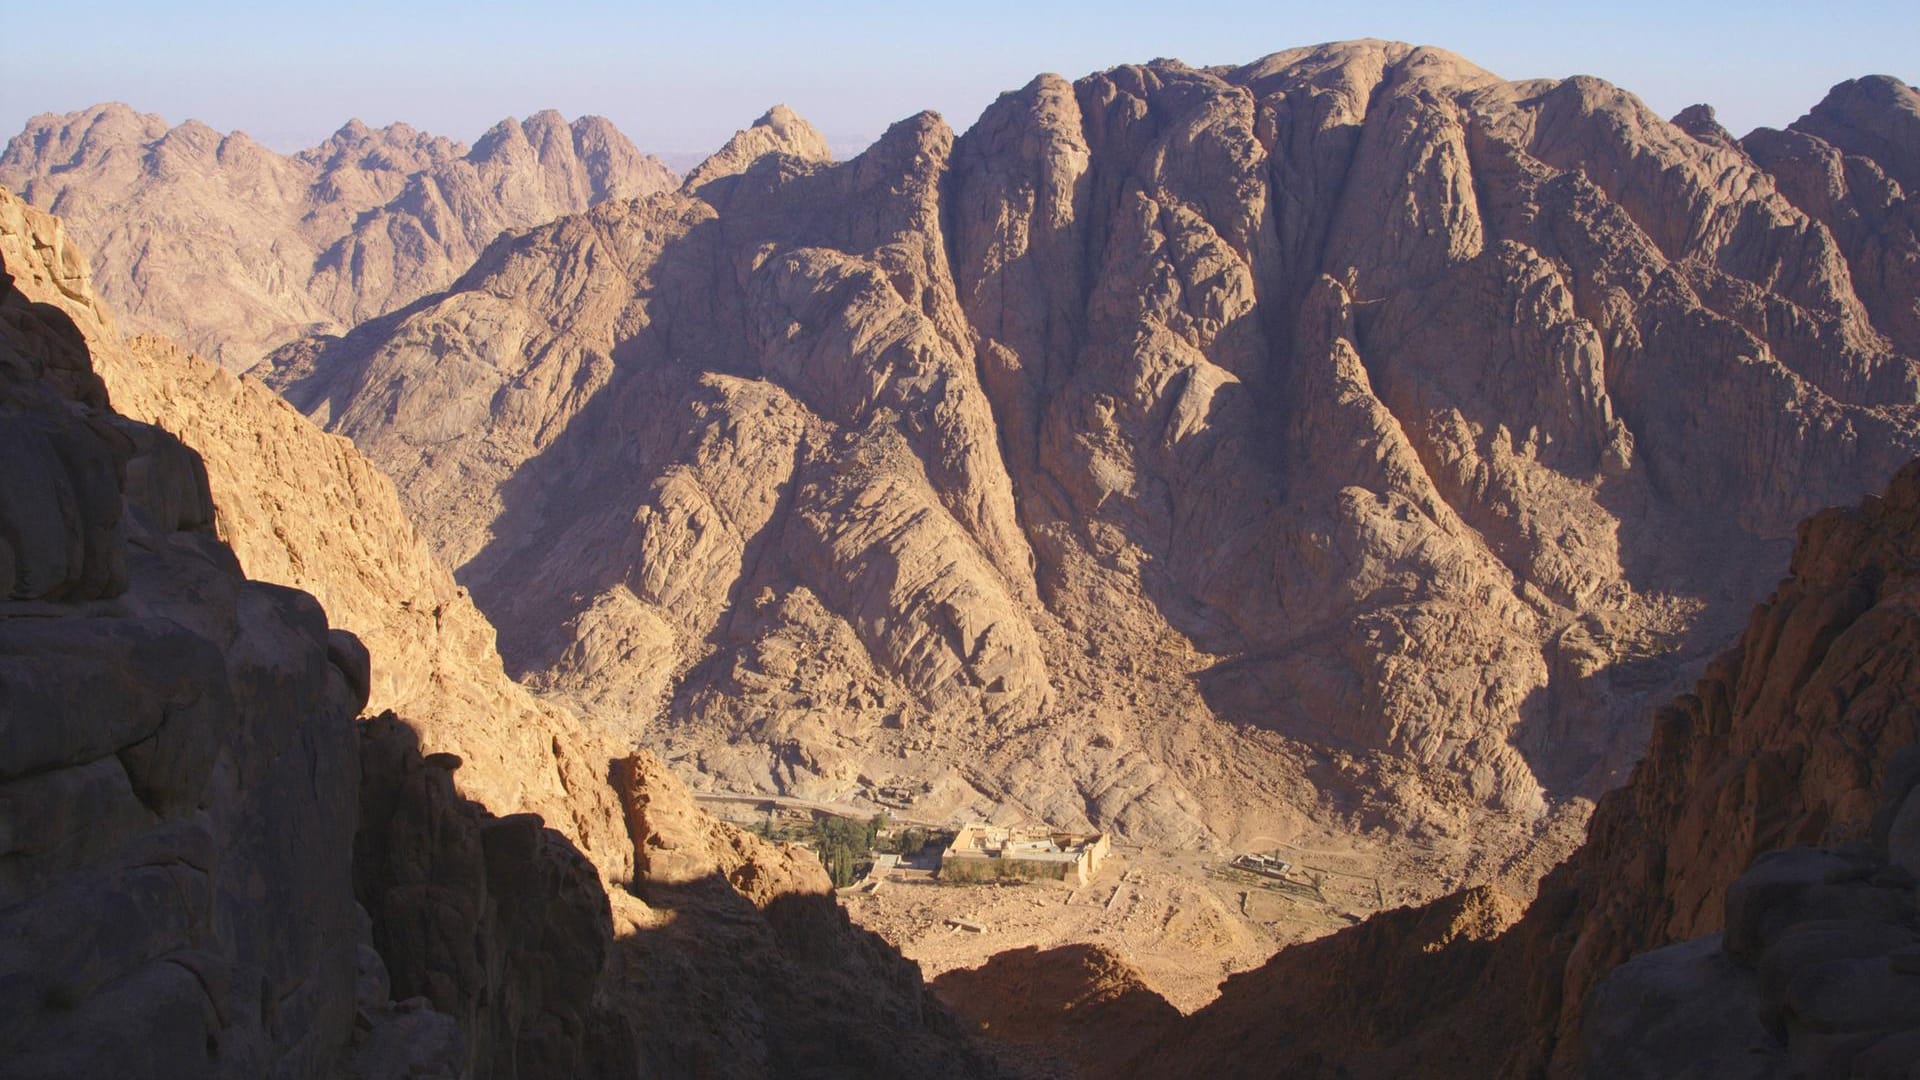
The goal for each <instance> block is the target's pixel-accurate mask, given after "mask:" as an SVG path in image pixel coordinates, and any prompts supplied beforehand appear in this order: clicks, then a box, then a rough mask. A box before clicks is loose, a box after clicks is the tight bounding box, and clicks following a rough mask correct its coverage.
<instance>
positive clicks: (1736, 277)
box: [260, 42, 1920, 874]
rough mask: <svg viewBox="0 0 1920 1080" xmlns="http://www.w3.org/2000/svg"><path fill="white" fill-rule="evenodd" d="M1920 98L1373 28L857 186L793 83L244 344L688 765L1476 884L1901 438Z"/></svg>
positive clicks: (526, 639) (1094, 96)
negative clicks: (1768, 99) (514, 228)
mask: <svg viewBox="0 0 1920 1080" xmlns="http://www.w3.org/2000/svg"><path fill="white" fill-rule="evenodd" d="M1914 100H1915V99H1914V93H1913V91H1912V89H1911V88H1909V87H1905V86H1904V85H1901V84H1897V83H1895V82H1893V81H1892V80H1864V81H1862V82H1860V83H1855V84H1847V85H1843V86H1842V87H1839V88H1837V89H1836V90H1835V92H1834V93H1833V95H1831V96H1830V97H1829V98H1828V99H1827V100H1826V101H1824V102H1822V103H1820V104H1819V105H1818V106H1817V107H1816V108H1815V109H1814V110H1812V111H1811V112H1810V113H1809V114H1808V117H1807V118H1806V119H1805V120H1803V121H1801V122H1799V123H1798V124H1796V125H1795V126H1794V127H1793V128H1792V129H1791V130H1789V131H1786V132H1757V133H1755V134H1754V135H1753V136H1751V137H1750V138H1748V139H1747V140H1744V141H1736V140H1733V139H1732V138H1731V137H1730V136H1727V135H1725V133H1723V132H1719V131H1718V130H1717V129H1716V128H1715V127H1714V126H1713V125H1712V123H1711V119H1710V117H1709V116H1708V115H1707V114H1706V113H1704V112H1699V111H1695V112H1692V113H1690V114H1689V115H1688V116H1687V117H1683V118H1682V120H1683V124H1682V125H1680V126H1676V125H1675V124H1671V123H1668V122H1667V121H1665V120H1662V119H1661V118H1660V117H1658V116H1655V115H1653V114H1651V113H1650V112H1648V111H1647V110H1646V108H1645V107H1644V106H1643V105H1641V104H1640V103H1639V102H1638V101H1637V100H1636V99H1634V98H1633V97H1632V96H1631V95H1629V94H1627V93H1625V92H1622V91H1620V90H1617V89H1615V88H1613V87H1611V86H1608V85H1607V84H1605V83H1603V82H1600V81H1599V80H1596V79H1591V78H1584V77H1582V78H1574V79H1568V80H1563V81H1558V82H1538V81H1536V82H1507V81H1503V80H1501V79H1499V78H1497V77H1495V76H1493V75H1491V74H1489V73H1487V72H1485V71H1482V70H1480V69H1478V68H1476V67H1474V66H1472V65H1471V64H1469V63H1467V62H1466V61H1464V60H1461V59H1459V58H1458V57H1454V56H1452V55H1450V54H1447V53H1444V52H1440V51H1438V50H1433V49H1423V48H1414V47H1410V46H1403V45H1396V44H1387V43H1379V42H1359V43H1348V44H1342V45H1334V46H1323V47H1318V48H1314V49H1307V50H1297V51H1294V52H1288V53H1280V54H1276V55H1274V56H1271V57H1268V58H1266V59H1264V60H1261V61H1259V62H1257V63H1254V64H1251V65H1248V66H1246V67H1242V68H1236V69H1217V70H1204V71H1203V70H1194V69H1190V68H1186V67H1183V66H1181V65H1179V64H1177V63H1172V62H1162V63H1157V64H1154V65H1149V66H1146V67H1129V68H1120V69H1115V70H1113V71H1110V72H1106V73H1103V74H1099V75H1094V76H1090V77H1088V78H1086V79H1082V80H1080V81H1079V82H1077V83H1068V82H1066V81H1065V80H1062V79H1058V78H1054V77H1051V76H1047V77H1042V78H1040V79H1036V80H1035V81H1034V82H1033V83H1031V84H1030V85H1028V86H1027V87H1025V88H1023V89H1021V90H1019V91H1016V92H1013V93H1010V94H1007V95H1004V96H1003V97H1002V98H1001V99H1000V101H999V102H997V103H996V104H995V105H994V106H993V107H992V108H990V109H989V110H988V111H987V113H986V114H985V115H983V116H982V117H981V119H980V121H979V122H978V123H977V124H976V125H974V127H973V128H972V129H971V130H969V131H968V132H966V133H965V134H964V135H960V136H958V137H956V136H955V135H954V134H953V133H952V132H951V131H950V130H949V129H948V128H947V126H946V125H945V124H944V123H943V122H942V121H941V120H940V119H939V118H938V117H935V116H932V115H922V116H918V117H914V118H912V119H909V120H906V121H903V122H901V123H900V124H898V125H896V126H895V127H894V128H893V129H892V130H891V131H889V132H888V134H887V135H886V136H885V137H883V138H882V139H881V140H880V141H879V142H878V143H876V144H875V145H874V146H873V147H872V148H871V149H869V150H868V151H867V152H866V153H865V154H863V155H862V156H860V157H859V158H857V159H855V160H852V161H848V162H844V163H834V162H830V161H827V160H825V158H824V154H823V145H822V143H821V140H820V139H819V138H818V137H817V135H816V134H815V133H813V132H812V131H811V129H810V128H808V127H807V126H806V125H805V124H804V122H802V121H800V120H799V119H798V118H796V117H794V116H792V115H791V114H789V113H787V112H785V111H783V110H776V111H775V112H773V113H770V114H769V115H768V116H767V117H766V118H764V119H763V120H762V121H761V122H760V123H758V124H756V125H755V126H754V127H752V128H750V129H748V130H746V131H743V132H742V133H741V134H740V135H739V136H737V137H736V139H735V140H734V142H733V143H731V144H730V145H729V146H728V147H727V148H726V149H725V150H724V151H722V153H720V154H719V155H717V156H716V157H715V158H714V159H713V160H712V161H710V162H709V163H707V164H706V165H703V166H701V167H700V168H699V169H696V170H695V171H694V172H693V173H692V174H691V177H690V180H689V182H688V183H687V184H686V185H685V186H683V187H682V188H681V189H680V190H679V191H677V192H672V193H666V194H662V195H658V196H655V197H653V198H649V199H644V200H616V201H610V202H606V203H603V204H601V205H599V206H598V207H596V208H594V209H592V210H589V211H587V212H585V213H582V214H578V215H574V216H570V217H566V218H562V219H560V220H559V221H556V222H554V223H552V224H550V225H546V226H542V227H539V228H536V229H533V230H530V231H528V232H526V233H524V234H520V235H515V236H510V237H506V238H503V239H502V240H501V241H499V242H498V243H496V244H495V245H493V246H492V247H491V248H489V249H488V250H487V251H486V252H485V253H484V254H483V255H482V257H481V258H480V259H479V260H478V262H477V263H476V264H475V265H474V267H473V268H472V269H471V270H470V271H468V272H467V273H466V274H465V275H464V277H463V278H462V279H461V281H460V282H459V283H458V285H457V286H456V287H454V288H453V289H451V290H450V291H448V292H446V293H444V294H439V295H435V296H431V297H428V298H425V299H423V300H422V301H421V302H419V303H418V304H417V305H415V306H412V307H410V308H408V309H406V310H404V311H401V312H396V313H394V314H392V315H388V316H383V317H381V318H377V319H374V320H371V321H369V322H367V323H364V324H362V325H361V326H360V327H358V328H357V329H355V330H354V331H352V332H350V333H348V334H347V335H345V336H343V337H341V338H339V339H337V340H336V339H313V340H310V341H307V342H303V343H299V344H296V345H294V346H290V347H288V348H286V349H284V350H281V351H280V352H279V353H277V354H276V355H275V357H274V358H273V360H272V361H271V362H270V363H268V364H267V365H265V366H264V367H263V368H261V369H260V373H261V374H262V375H263V376H264V377H266V378H267V379H268V381H269V382H270V383H271V384H272V385H274V386H276V387H278V388H280V389H281V390H282V391H283V392H284V393H285V394H286V396H287V397H288V399H289V400H290V401H292V402H293V403H294V404H295V405H296V406H297V407H299V408H300V409H302V410H303V411H306V412H307V413H308V414H309V415H311V416H312V417H314V418H315V419H317V420H319V421H321V422H323V423H324V424H326V425H327V426H328V428H329V429H330V430H333V431H336V432H339V433H341V434H345V435H347V436H349V437H351V438H352V439H353V440H354V441H355V443H356V445H358V446H359V447H360V448H361V449H362V450H363V451H365V452H366V453H367V454H368V455H369V456H370V457H372V459H373V460H374V461H375V462H376V463H378V464H379V465H380V466H381V467H382V468H383V469H385V470H386V471H387V472H388V473H389V474H390V475H392V476H393V477H394V478H395V480H396V482H397V483H398V485H399V488H400V491H401V497H402V499H403V501H404V503H405V505H406V507H407V509H408V511H409V513H410V515H411V516H412V517H413V518H414V520H416V521H418V522H419V523H420V525H421V528H422V531H423V533H424V534H425V536H426V538H427V541H428V544H429V546H430V547H432V549H433V550H434V551H435V553H436V554H438V555H439V556H440V557H441V558H442V559H443V560H444V561H446V562H447V563H448V564H449V565H450V566H452V567H453V568H454V571H455V574H456V576H457V577H458V578H459V580H460V581H461V582H462V583H463V584H465V585H466V586H467V587H468V588H470V589H471V590H472V594H473V597H474V600H475V602H476V603H477V604H478V605H479V607H480V608H481V609H482V610H483V611H484V612H486V613H487V614H488V616H489V617H490V618H491V619H492V620H493V621H494V623H495V624H496V625H497V626H499V627H501V639H500V641H501V649H502V653H503V655H504V656H505V657H506V660H507V664H508V667H509V670H510V671H511V672H512V673H514V674H515V675H516V676H517V677H519V678H522V679H523V680H525V681H527V682H528V683H529V684H530V685H533V686H535V687H536V688H539V689H541V690H543V691H545V692H547V693H549V694H555V695H559V696H560V697H561V698H563V699H564V700H567V701H569V702H571V703H572V704H574V705H575V706H576V707H578V708H579V709H580V711H581V712H582V714H583V715H584V716H586V717H587V718H589V719H590V720H591V721H593V722H596V723H599V724H601V725H603V726H605V727H606V728H607V729H609V730H611V731H612V732H614V733H616V734H620V735H633V736H637V737H639V738H641V739H643V740H644V741H646V742H648V743H649V744H650V745H654V746H657V747H661V748H663V749H665V750H666V751H667V752H668V753H669V755H670V757H671V758H672V759H673V760H675V761H677V762H678V763H680V765H681V767H682V768H683V769H684V770H686V771H687V772H688V773H689V774H692V773H698V774H700V775H702V776H705V777H708V778H710V780H711V782H713V783H715V784H717V785H720V786H725V787H740V788H750V789H765V790H779V791H786V792H789V793H796V794H803V795H811V796H826V797H843V796H846V795H849V794H857V793H859V792H860V791H862V790H864V789H865V788H867V787H868V786H870V785H877V784H884V783H889V782H896V781H898V782H919V783H921V784H922V785H924V786H925V787H926V788H927V789H929V791H928V794H927V796H926V805H927V806H929V807H930V808H931V809H933V810H934V811H935V812H937V813H944V812H951V811H956V810H972V811H974V812H989V811H992V810H994V809H996V808H998V810H999V812H1000V813H1003V814H1006V815H1009V816H1021V817H1038V818H1042V819H1046V820H1052V821H1057V822H1059V823H1061V824H1063V825H1082V826H1084V825H1093V826H1098V827H1105V828H1116V829H1119V830H1120V831H1122V832H1123V833H1124V834H1126V835H1128V836H1130V837H1133V838H1137V839H1140V840H1144V841H1148V842H1152V843H1163V844H1179V843H1189V842H1194V841H1199V842H1219V841H1223V840H1229V841H1230V840H1232V839H1234V838H1246V837H1251V836H1255V835H1274V834H1276V833H1278V834H1282V835H1284V834H1286V833H1287V832H1288V831H1289V830H1291V829H1293V828H1297V823H1298V821H1299V820H1300V819H1301V818H1302V816H1305V815H1333V816H1335V817H1338V818H1341V819H1344V820H1346V821H1349V822H1352V823H1354V824H1357V825H1359V826H1360V827H1363V828H1381V829H1384V830H1386V831H1387V832H1388V833H1389V834H1391V835H1405V836H1413V837H1418V838H1420V839H1422V840H1423V841H1425V842H1428V843H1431V844H1433V845H1435V846H1436V847H1437V848H1438V849H1440V850H1442V851H1450V852H1453V853H1456V854H1457V855H1458V856H1459V859H1460V860H1466V861H1472V860H1479V861H1480V863H1481V865H1480V870H1479V871H1477V872H1480V873H1483V874H1486V873H1492V872H1493V867H1497V866H1498V865H1499V864H1500V862H1501V861H1502V860H1505V859H1507V858H1508V857H1510V856H1511V855H1513V854H1514V853H1515V852H1517V851H1522V850H1525V849H1526V847H1527V846H1528V844H1529V843H1531V841H1530V839H1529V837H1530V836H1532V835H1533V834H1534V833H1536V832H1537V831H1538V830H1541V829H1543V828H1545V827H1546V826H1547V825H1549V824H1551V823H1552V821H1553V820H1554V815H1555V813H1556V811H1557V808H1559V807H1563V806H1566V805H1568V804H1569V800H1571V799H1574V798H1576V797H1579V796H1592V795H1597V794H1599V793H1600V792H1601V791H1602V790H1604V789H1605V788H1606V787H1608V786H1610V785H1611V784H1614V783H1617V782H1619V780H1620V779H1621V778H1623V776H1624V769H1625V767H1626V766H1627V765H1628V764H1630V763H1631V761H1632V759H1633V757H1634V756H1635V755H1636V754H1637V752H1638V747H1639V745H1640V740H1641V739H1642V738H1644V734H1645V731H1646V727H1645V723H1646V718H1647V716H1648V715H1649V713H1650V711H1651V708H1652V706H1653V705H1654V704H1655V703H1657V702H1659V701H1661V700H1664V699H1665V698H1666V697H1668V696H1670V695H1671V694H1672V693H1673V692H1675V691H1677V690H1679V689H1682V688H1684V686H1685V685H1687V683H1688V682H1689V681H1690V679H1691V677H1692V676H1693V675H1694V674H1696V673H1697V671H1698V664H1699V663H1701V662H1703V661H1704V659H1705V657H1706V655H1707V654H1708V653H1709V652H1710V650H1711V649H1712V648H1713V647H1715V645H1716V643H1718V642H1722V641H1724V640H1726V639H1727V637H1729V636H1730V635H1731V633H1732V632H1733V630H1734V629H1735V628H1736V627H1737V626H1738V624H1739V621H1740V620H1741V619H1742V618H1743V617H1744V616H1745V614H1746V612H1747V609H1748V606H1749V605H1750V604H1751V603H1752V602H1753V601H1754V600H1755V599H1756V598H1758V597H1759V596H1760V595H1761V594H1762V592H1763V591H1764V588H1765V586H1766V584H1767V582H1768V580H1769V578H1770V576H1771V574H1772V572H1773V571H1772V570H1771V569H1770V567H1772V566H1774V565H1777V563H1778V561H1779V560H1781V559H1783V558H1784V557H1785V552H1786V550H1787V545H1788V543H1789V540H1790V537H1791V535H1792V529H1793V526H1794V523H1795V522H1797V521H1798V520H1799V519H1800V518H1802V517H1804V516H1805V515H1807V514H1809V513H1811V512H1813V511H1814V510H1816V509H1818V508H1820V507H1822V506H1825V505H1829V504H1834V503H1839V502H1845V501H1849V500H1853V499H1856V498H1857V497H1859V495H1861V494H1862V493H1864V492H1865V491H1867V490H1868V489H1869V488H1871V487H1874V486H1876V485H1879V484H1883V483H1884V482H1885V481H1886V479H1887V478H1888V477H1890V476H1891V475H1892V473H1893V471H1894V470H1895V469H1896V468H1898V467H1899V465H1901V464H1902V463H1904V462H1905V461H1906V460H1908V459H1909V458H1910V457H1912V456H1913V455H1914V454H1915V453H1916V452H1920V427H1917V426H1916V420H1917V419H1920V414H1916V411H1915V408H1914V402H1915V390H1916V385H1920V383H1916V375H1915V362H1914V357H1915V356H1916V355H1920V339H1916V337H1915V335H1914V333H1913V324H1912V322H1911V314H1912V312H1911V305H1912V301H1911V297H1912V295H1913V285H1912V281H1913V279H1912V277H1911V275H1912V273H1913V266H1914V259H1915V252H1916V247H1915V243H1914V239H1913V237H1914V233H1913V219H1912V211H1911V209H1910V207H1909V206H1908V203H1907V202H1906V199H1905V196H1904V195H1903V194H1901V193H1902V192H1903V191H1904V190H1906V188H1905V187H1904V186H1903V180H1902V178H1903V177H1905V176H1906V175H1907V173H1906V172H1904V171H1903V170H1908V169H1910V168H1911V166H1910V165H1909V164H1908V163H1907V161H1906V159H1905V158H1903V157H1902V156H1901V155H1900V154H1899V153H1896V152H1894V151H1891V150H1888V149H1886V147H1887V146H1889V145H1891V146H1895V147H1898V146H1902V145H1905V144H1904V143H1903V142H1902V141H1901V139H1902V138H1910V136H1896V137H1893V138H1888V137H1885V136H1882V135H1879V134H1876V133H1879V132H1883V131H1887V130H1893V131H1896V132H1898V131H1902V130H1905V129H1902V128H1901V127H1900V125H1902V124H1911V123H1913V122H1914V118H1915V116H1916V113H1915V111H1914ZM1876 155H1877V156H1876ZM1903 298H1905V299H1904V306H1903ZM1469 836H1471V837H1473V839H1474V842H1473V843H1472V844H1469V843H1468V842H1467V838H1468V837H1469ZM1503 837H1504V838H1508V839H1506V840H1503V839H1501V838H1503ZM1490 853H1498V854H1490ZM1489 860H1491V861H1489Z"/></svg>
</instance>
